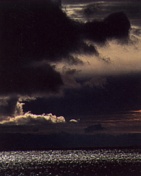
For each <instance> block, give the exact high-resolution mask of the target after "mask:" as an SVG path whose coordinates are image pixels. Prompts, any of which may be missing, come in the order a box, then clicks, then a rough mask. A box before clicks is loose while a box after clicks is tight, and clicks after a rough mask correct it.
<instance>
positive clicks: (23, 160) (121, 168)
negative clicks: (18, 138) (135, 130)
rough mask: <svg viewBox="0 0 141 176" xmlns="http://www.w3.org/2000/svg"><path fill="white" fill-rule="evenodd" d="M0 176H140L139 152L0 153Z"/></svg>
mask: <svg viewBox="0 0 141 176" xmlns="http://www.w3.org/2000/svg"><path fill="white" fill-rule="evenodd" d="M0 175H2V176H79V175H81V176H106V175H108V176H133V175H136V176H140V175H141V150H139V149H97V150H49V151H9V152H0Z"/></svg>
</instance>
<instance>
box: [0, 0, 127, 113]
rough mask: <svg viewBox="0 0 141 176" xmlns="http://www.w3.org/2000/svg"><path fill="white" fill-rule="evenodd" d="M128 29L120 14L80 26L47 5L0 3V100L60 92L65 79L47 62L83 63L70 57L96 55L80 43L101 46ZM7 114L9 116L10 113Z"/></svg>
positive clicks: (23, 1) (33, 1)
mask: <svg viewBox="0 0 141 176" xmlns="http://www.w3.org/2000/svg"><path fill="white" fill-rule="evenodd" d="M119 26H120V27H119ZM101 27H102V30H101ZM129 28H130V24H129V21H128V19H127V17H126V15H124V14H123V13H117V14H114V15H110V16H109V17H107V18H106V19H104V21H101V22H92V23H87V24H81V23H78V22H74V21H72V20H71V19H69V18H68V17H67V16H66V14H65V13H63V12H62V10H61V9H60V8H59V7H58V6H57V5H55V4H53V3H51V1H45V0H41V1H38V0H30V1H28V0H20V1H18V0H13V1H10V0H6V1H0V50H1V52H0V96H9V98H10V97H11V96H12V97H15V99H17V100H18V98H17V97H19V96H26V95H27V96H33V97H34V96H39V97H42V96H43V95H45V94H47V95H48V94H49V93H53V92H55V93H56V92H58V91H59V90H60V88H61V86H63V79H62V77H61V74H60V73H59V72H57V71H56V70H55V67H53V66H51V65H50V62H59V61H60V60H62V59H65V62H68V63H69V64H78V63H79V64H80V63H83V62H81V61H80V60H79V59H78V58H77V57H74V56H73V55H72V54H73V53H77V54H78V53H80V54H81V53H83V54H84V53H88V54H98V51H97V50H96V48H95V47H94V46H93V45H90V44H88V43H85V41H84V39H88V40H92V41H100V42H101V41H102V42H103V41H104V42H105V40H106V39H107V38H109V37H113V38H120V37H125V36H127V35H128V32H129ZM103 29H104V30H103ZM101 38H102V40H101ZM103 39H104V40H103ZM43 60H46V61H47V64H45V66H43V65H40V64H39V66H36V67H35V65H34V64H35V62H39V63H40V62H42V61H43ZM12 100H13V98H12V99H11V101H12ZM7 104H8V107H4V108H5V109H7V108H10V107H11V108H12V107H13V106H15V102H14V103H13V104H12V105H11V104H9V103H7ZM2 107H3V105H2V106H1V109H2ZM12 109H14V108H12ZM4 111H5V110H1V112H2V113H3V112H4ZM6 111H7V112H8V114H9V113H10V111H11V110H6Z"/></svg>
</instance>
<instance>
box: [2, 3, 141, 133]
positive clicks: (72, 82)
mask: <svg viewBox="0 0 141 176" xmlns="http://www.w3.org/2000/svg"><path fill="white" fill-rule="evenodd" d="M130 3H131V2H130ZM130 3H126V2H124V3H119V4H117V3H114V4H113V3H112V2H109V4H108V3H107V1H105V2H103V1H98V2H97V3H96V2H95V1H94V2H93V3H92V4H90V5H89V4H88V2H87V1H85V3H84V2H83V4H81V3H75V4H72V5H70V4H69V3H68V4H65V5H63V4H62V6H61V7H60V6H58V5H56V4H55V3H52V2H50V1H45V0H41V1H38V0H31V1H30V2H29V1H27V0H21V1H18V0H13V1H12V0H11V1H8V0H6V1H2V0H1V1H0V48H1V49H0V124H1V128H2V126H3V125H4V126H5V125H8V126H9V125H10V127H9V129H8V128H7V127H6V129H3V128H2V129H1V131H2V132H4V133H5V132H6V131H8V133H13V131H16V130H17V129H18V133H20V132H21V133H23V131H22V129H19V128H16V127H15V128H14V129H13V128H12V127H11V126H12V125H14V126H15V125H16V126H17V125H21V126H27V125H35V126H39V127H38V130H35V131H36V133H45V131H46V130H47V129H46V127H48V131H51V132H57V133H58V132H60V131H64V132H66V133H68V132H70V133H73V134H74V133H76V134H83V133H84V134H85V133H96V134H97V133H99V132H100V133H102V134H104V135H105V134H107V133H109V131H108V130H109V129H110V130H112V132H113V133H127V132H128V133H140V129H141V128H140V125H141V121H140V117H141V114H140V113H141V111H140V110H141V50H140V48H141V26H140V20H141V13H140V12H141V11H140V8H139V7H140V6H139V3H140V2H139V1H138V2H135V3H134V4H132V3H131V4H130ZM52 123H53V124H55V125H56V126H54V127H52V125H51V127H50V125H49V124H52ZM127 123H128V125H127ZM58 124H60V125H61V126H58ZM74 124H75V126H74ZM117 124H118V125H117ZM26 130H27V133H28V132H29V128H26ZM33 131H34V129H33ZM33 131H32V132H33ZM16 132H17V131H16ZM110 132H111V131H110Z"/></svg>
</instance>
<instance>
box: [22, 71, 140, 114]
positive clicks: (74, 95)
mask: <svg viewBox="0 0 141 176" xmlns="http://www.w3.org/2000/svg"><path fill="white" fill-rule="evenodd" d="M140 90H141V75H128V74H127V75H124V76H111V77H107V81H106V84H105V85H104V86H103V87H101V86H100V87H99V86H95V87H87V86H86V87H83V88H81V89H75V90H73V91H72V90H67V91H66V92H65V96H64V97H62V98H59V97H58V98H57V99H54V98H53V97H52V98H49V99H47V100H45V99H42V100H41V99H40V100H37V101H36V102H33V104H31V103H30V102H29V103H28V104H27V106H26V105H25V109H26V110H28V108H29V109H33V111H34V112H37V113H41V111H42V109H40V108H39V105H40V106H42V108H43V109H45V107H47V113H48V112H49V111H53V112H54V113H56V114H57V113H58V114H63V115H64V116H65V117H66V118H72V117H74V118H83V117H86V118H88V117H89V116H90V117H94V115H95V114H97V113H102V114H103V113H104V114H106V113H116V112H120V111H121V112H123V111H128V110H131V109H132V110H133V109H140V105H141V93H140ZM64 107H65V108H64Z"/></svg>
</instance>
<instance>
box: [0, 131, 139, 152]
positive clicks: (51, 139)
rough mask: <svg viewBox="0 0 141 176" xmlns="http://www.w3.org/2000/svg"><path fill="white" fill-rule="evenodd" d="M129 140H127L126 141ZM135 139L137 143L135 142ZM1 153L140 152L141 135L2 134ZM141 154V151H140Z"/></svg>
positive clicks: (0, 136) (0, 139)
mask: <svg viewBox="0 0 141 176" xmlns="http://www.w3.org/2000/svg"><path fill="white" fill-rule="evenodd" d="M125 139H127V140H125ZM133 139H135V140H136V141H134V140H133ZM104 140H105V141H106V142H105V141H104ZM0 141H1V142H0V151H33V150H34V151H43V150H45V151H48V150H115V149H117V150H126V149H127V150H129V149H130V150H132V149H133V150H140V149H141V135H140V134H124V135H121V136H112V135H104V134H103V135H100V134H97V135H78V134H76V135H70V134H50V135H39V134H20V133H13V134H8V133H7V134H6V133H5V134H4V133H3V134H0ZM140 152H141V151H140Z"/></svg>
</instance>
